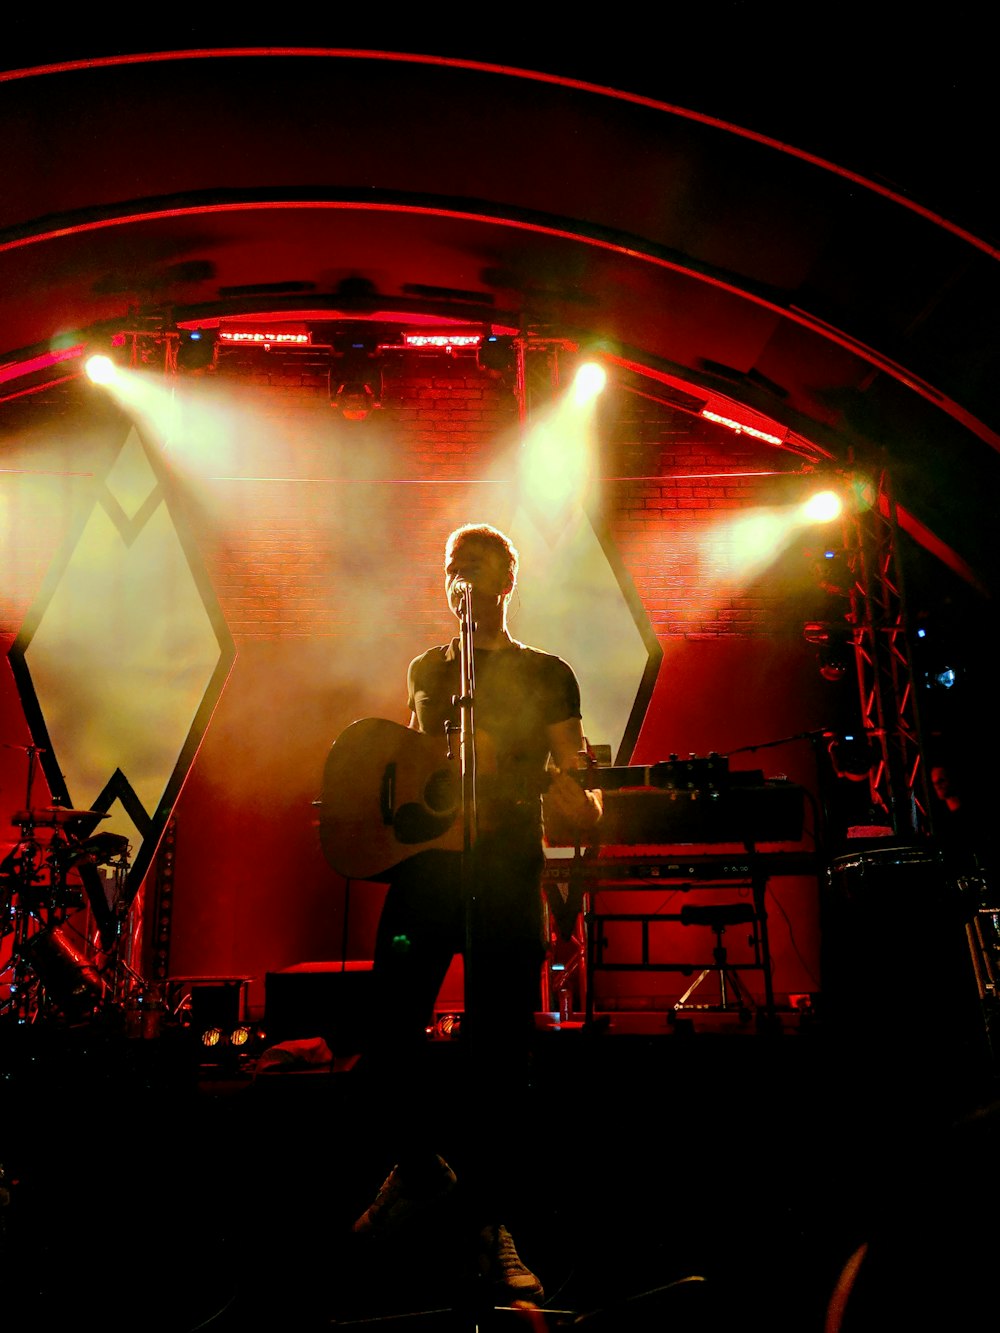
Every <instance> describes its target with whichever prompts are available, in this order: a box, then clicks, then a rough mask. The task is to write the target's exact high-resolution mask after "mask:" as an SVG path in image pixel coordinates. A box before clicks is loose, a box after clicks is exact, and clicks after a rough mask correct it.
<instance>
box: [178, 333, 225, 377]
mask: <svg viewBox="0 0 1000 1333" xmlns="http://www.w3.org/2000/svg"><path fill="white" fill-rule="evenodd" d="M178 337H179V342H178V344H177V369H178V370H182V371H185V372H188V373H194V372H197V371H199V370H207V369H208V367H209V366H211V365H213V364H214V363H215V346H216V337H215V334H214V333H212V332H210V331H209V330H208V329H179V330H178Z"/></svg>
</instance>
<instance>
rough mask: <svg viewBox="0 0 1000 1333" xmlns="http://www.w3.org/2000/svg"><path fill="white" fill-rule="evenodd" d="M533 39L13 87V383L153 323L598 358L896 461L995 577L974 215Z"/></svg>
mask: <svg viewBox="0 0 1000 1333" xmlns="http://www.w3.org/2000/svg"><path fill="white" fill-rule="evenodd" d="M529 53H530V41H527V42H526V46H525V59H524V65H525V66H529V65H530V66H531V68H518V67H515V66H514V65H512V64H510V63H507V62H502V61H499V60H489V59H486V60H483V59H480V60H475V61H473V60H466V59H461V58H457V57H453V56H451V55H444V56H434V55H423V54H419V53H407V52H402V51H396V52H381V51H375V50H368V49H364V48H361V49H352V50H347V49H338V48H330V49H319V48H297V49H294V50H291V49H280V48H274V47H271V48H268V49H267V50H263V49H258V48H243V49H239V50H235V49H207V48H202V49H196V50H187V51H174V52H152V53H148V52H142V51H141V50H137V51H136V52H134V53H133V54H131V55H121V56H118V55H116V56H114V57H109V58H99V59H93V60H90V61H81V62H75V63H74V62H67V63H64V64H54V63H53V64H47V65H45V66H42V67H37V68H34V69H25V70H21V71H15V72H11V73H8V75H6V76H0V116H2V118H3V127H4V128H3V141H4V144H5V159H6V161H5V182H4V184H5V188H4V190H3V192H2V193H0V374H3V375H5V376H6V377H7V379H8V382H11V377H15V378H16V376H17V371H18V367H19V365H20V364H21V363H23V362H26V361H29V360H30V359H31V358H32V357H36V356H38V355H39V354H42V353H44V352H45V351H46V350H47V349H49V348H50V347H51V346H52V345H53V343H54V341H55V340H58V339H59V338H60V337H62V338H65V337H66V335H67V334H68V333H69V331H71V330H85V329H87V328H89V327H92V326H94V325H100V324H102V323H105V322H114V321H123V320H125V319H126V318H132V317H136V316H139V317H141V318H144V319H155V318H163V319H166V320H173V319H177V320H185V319H187V320H202V321H206V322H207V321H212V320H218V319H220V318H225V317H227V316H229V315H234V314H239V313H244V314H246V313H271V314H275V315H276V314H279V313H284V314H285V315H286V316H287V317H291V316H293V315H294V314H297V313H300V312H301V311H303V310H310V311H319V312H323V313H324V316H325V317H326V318H331V317H334V318H335V317H337V316H343V317H345V318H351V319H356V318H359V317H371V318H411V317H414V316H416V315H418V314H419V315H423V316H424V317H434V318H437V319H444V320H452V321H454V322H456V323H469V322H490V323H494V324H496V325H498V326H503V327H509V328H514V329H518V330H521V331H524V332H527V333H530V332H532V331H541V332H543V333H549V334H552V335H555V336H560V337H566V338H570V339H573V340H577V341H600V342H601V343H602V344H603V345H604V346H606V347H608V348H610V349H611V350H612V352H613V353H614V354H615V355H616V356H617V357H618V359H619V363H620V365H622V366H628V367H630V368H631V372H632V373H635V374H639V375H640V376H642V375H644V374H647V373H648V374H651V375H653V376H654V377H659V378H660V379H661V380H662V379H664V378H665V379H666V380H667V381H668V382H677V383H680V384H684V385H687V386H692V387H693V388H694V389H695V390H696V391H697V392H700V393H702V394H717V395H722V396H724V397H726V398H731V399H733V400H737V401H739V402H741V403H743V404H745V405H747V406H748V407H749V408H751V409H753V410H754V411H756V412H759V413H761V414H763V415H764V416H766V417H767V418H769V419H770V420H773V421H774V422H776V423H778V424H779V426H781V427H782V428H783V429H784V430H785V431H786V432H792V433H794V435H796V436H798V437H801V438H802V439H803V440H806V441H810V442H812V443H813V444H815V446H816V448H817V450H818V451H819V452H821V453H822V452H826V453H831V454H833V455H834V456H836V457H838V458H847V457H848V456H862V457H866V456H870V455H872V454H875V455H877V456H879V457H882V456H884V457H886V458H887V459H888V461H889V464H890V470H893V469H894V470H895V472H896V474H897V476H898V478H899V485H900V487H901V489H902V491H903V493H904V498H905V502H906V504H907V505H908V507H910V508H912V509H914V510H915V511H916V512H917V514H918V517H919V518H920V519H921V520H922V521H923V522H924V523H926V524H927V525H928V526H929V527H930V528H932V529H933V530H935V531H936V532H938V533H939V534H940V535H941V536H942V538H943V539H944V540H945V541H947V542H949V543H950V544H952V545H955V546H956V547H957V548H958V549H959V550H960V551H962V553H963V555H964V556H965V558H967V559H968V560H969V561H971V562H972V564H973V565H974V566H977V567H978V569H979V572H980V574H981V575H983V573H984V567H985V566H989V565H990V563H991V560H992V555H991V552H990V549H989V545H988V543H978V544H977V540H976V537H975V536H974V534H975V533H976V532H979V531H981V530H982V528H983V526H984V525H983V524H981V523H978V522H975V521H973V522H970V521H969V514H970V513H975V514H976V515H977V517H978V518H985V517H986V516H987V514H988V512H989V507H990V503H991V500H992V497H993V496H995V495H996V493H997V492H996V473H995V468H996V465H997V460H998V448H1000V402H998V392H997V375H996V373H995V372H996V360H997V339H996V334H995V332H994V325H995V316H994V311H995V309H996V307H997V303H998V298H1000V282H998V273H1000V269H998V265H997V250H996V248H995V246H994V245H993V244H992V243H991V239H990V237H989V235H987V234H982V235H981V234H979V232H978V231H977V230H976V228H975V226H974V225H972V222H971V220H970V214H969V211H968V209H967V208H965V209H964V211H963V213H962V216H961V217H959V216H958V215H957V214H956V216H954V217H952V216H950V215H949V214H948V212H947V211H946V209H944V208H943V207H942V203H943V200H941V199H932V198H931V192H930V191H929V190H928V191H927V192H926V194H925V196H924V197H923V198H920V197H916V196H915V195H914V194H913V193H912V192H907V191H906V190H905V189H904V188H902V187H897V186H895V185H890V184H888V183H887V181H886V179H884V178H881V177H878V176H877V174H876V173H875V172H871V173H870V174H868V175H865V174H864V173H862V172H861V171H859V170H858V169H856V168H855V167H854V166H852V165H849V164H846V159H845V162H836V161H833V160H830V159H826V158H824V157H823V155H822V154H821V153H820V152H817V151H815V150H814V149H813V148H812V147H811V146H810V145H809V144H808V143H805V142H798V143H797V142H796V141H795V138H794V134H792V133H791V132H790V133H789V134H788V135H780V134H777V133H775V132H773V128H774V127H772V126H770V125H768V131H767V132H764V131H763V130H759V129H754V128H751V127H750V125H748V124H743V125H741V124H738V123H735V122H733V121H729V120H726V119H725V117H724V116H722V115H720V114H712V113H711V111H710V110H708V109H707V101H708V99H706V98H704V97H703V99H702V104H701V106H700V107H695V106H694V105H693V104H692V105H688V106H684V105H681V104H680V103H679V102H676V101H671V100H666V99H664V98H660V97H654V96H651V95H650V94H649V92H648V91H647V90H646V88H643V87H641V86H640V84H641V83H642V81H643V80H648V79H649V66H648V64H645V65H642V64H640V62H638V61H636V62H635V64H634V66H632V67H630V68H629V69H628V70H627V71H626V73H625V76H624V79H623V80H622V82H620V83H619V85H618V86H617V87H616V86H612V85H611V84H610V83H608V84H606V85H605V84H602V83H601V82H600V81H598V80H596V79H594V78H593V77H592V75H593V73H594V72H595V67H596V66H598V65H599V61H597V59H596V57H595V55H594V53H593V52H591V53H590V58H589V62H588V64H589V68H588V69H587V70H586V74H587V75H588V76H589V77H583V76H582V75H581V76H579V77H572V76H571V75H572V63H573V62H572V57H571V55H568V54H567V53H565V52H564V53H561V54H560V57H559V59H558V60H557V61H555V62H554V63H553V64H552V65H551V67H550V68H549V69H548V70H547V69H546V68H545V67H544V66H543V65H539V64H538V63H537V62H534V61H529V60H528V59H527V55H528V54H529ZM91 54H92V55H95V56H97V55H98V54H99V48H97V49H95V50H94V51H92V52H91ZM581 69H582V64H581ZM628 80H631V83H630V82H628ZM666 81H667V80H666V79H665V78H664V79H661V82H666ZM719 101H720V105H722V104H723V103H724V102H725V99H724V98H720V99H719ZM747 113H748V116H750V115H752V112H751V106H750V104H749V103H748V105H747ZM768 115H773V108H772V109H769V112H768ZM767 119H768V116H765V115H763V114H762V115H761V117H760V119H759V120H758V124H763V123H764V121H765V120H767ZM793 122H794V117H793ZM806 132H807V131H806V130H805V129H802V133H806ZM811 133H812V139H813V142H820V141H821V140H822V139H823V135H822V134H817V132H816V130H815V128H813V130H812V132H811ZM928 201H929V202H928ZM982 216H984V217H989V214H988V212H986V213H983V214H982ZM56 369H58V368H53V371H52V372H51V373H55V372H56ZM2 388H3V386H2V385H0V389H2ZM991 572H992V571H991V570H990V575H991ZM987 577H989V575H987Z"/></svg>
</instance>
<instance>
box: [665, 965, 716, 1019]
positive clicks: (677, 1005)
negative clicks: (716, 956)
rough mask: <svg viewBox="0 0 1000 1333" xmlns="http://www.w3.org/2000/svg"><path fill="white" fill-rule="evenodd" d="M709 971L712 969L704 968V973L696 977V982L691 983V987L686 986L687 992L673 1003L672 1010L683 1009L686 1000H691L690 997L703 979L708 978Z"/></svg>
mask: <svg viewBox="0 0 1000 1333" xmlns="http://www.w3.org/2000/svg"><path fill="white" fill-rule="evenodd" d="M711 971H712V968H710V967H706V968H705V969H704V971H703V972H702V973H701V974H700V976H698V977H697V978H696V980H694V981H692V982H691V985H690V986H688V988H687V990H686V991H685V992H684V994H683V995H682V996H681V998H680V999H679V1000H678V1001H677V1002H676V1003H675V1005H674V1008H675V1009H683V1008H684V1006H685V1005H686V1004H687V1002H688V1000H689V999H690V998H691V996H692V995H693V994H694V993H695V991H696V990H697V989H698V987H699V986H700V985H701V983H702V982H703V981H704V980H705V978H706V977H707V976H708V974H709V972H711Z"/></svg>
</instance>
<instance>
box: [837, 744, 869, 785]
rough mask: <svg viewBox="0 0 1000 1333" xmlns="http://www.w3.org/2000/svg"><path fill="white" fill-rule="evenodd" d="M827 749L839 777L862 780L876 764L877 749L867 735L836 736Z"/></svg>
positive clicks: (855, 780) (854, 780) (856, 780)
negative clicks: (875, 749)
mask: <svg viewBox="0 0 1000 1333" xmlns="http://www.w3.org/2000/svg"><path fill="white" fill-rule="evenodd" d="M827 749H828V751H829V755H830V761H831V763H832V764H833V771H834V772H835V773H836V775H837V777H838V778H848V779H849V780H850V781H852V782H860V781H861V779H862V778H865V777H867V776H868V774H869V773H870V772H871V771H872V769H873V768H874V766H875V751H874V749H873V748H872V744H871V741H870V740H869V739H868V737H867V736H856V735H850V734H844V735H841V736H834V737H833V739H832V740H831V741H830V744H829V746H828V747H827Z"/></svg>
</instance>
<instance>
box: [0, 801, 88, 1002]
mask: <svg viewBox="0 0 1000 1333" xmlns="http://www.w3.org/2000/svg"><path fill="white" fill-rule="evenodd" d="M30 788H31V778H30V777H29V792H30ZM14 822H15V824H17V825H19V826H20V830H21V836H20V838H19V840H18V842H17V844H16V846H15V847H14V848H13V850H12V851H11V852H10V853H9V855H8V856H7V858H6V864H7V865H8V866H9V867H10V873H9V876H8V877H7V880H6V884H7V888H8V890H9V902H6V903H5V904H4V917H5V921H4V924H5V926H6V925H7V923H8V922H9V929H10V932H11V934H12V937H13V938H12V940H11V945H10V957H9V959H8V961H7V964H6V966H5V967H4V968H3V970H2V971H0V984H2V985H3V986H4V987H6V1000H3V999H0V1015H10V1016H13V1017H14V1018H15V1019H16V1021H18V1022H20V1023H27V1022H33V1021H34V1020H35V1019H36V1018H37V1017H38V1016H39V1013H40V1012H41V1011H43V1010H44V1008H45V994H44V990H43V988H42V987H41V986H40V985H39V982H38V978H37V976H36V974H35V972H34V970H33V969H32V968H31V966H30V964H29V962H28V957H27V949H28V945H29V944H30V942H31V941H32V940H33V939H34V938H35V936H36V935H38V934H39V933H40V932H42V931H44V930H47V929H49V928H55V927H57V926H59V925H61V924H62V923H63V921H65V919H66V914H67V911H68V909H69V907H70V906H71V905H73V904H71V902H70V897H69V895H68V892H67V889H66V874H65V871H66V859H65V855H64V852H65V847H66V845H67V844H66V838H65V835H64V834H63V833H62V831H61V830H59V829H53V833H52V838H51V840H50V841H49V843H48V845H47V846H43V844H42V843H41V842H40V841H39V839H38V837H37V836H36V833H37V825H36V822H35V817H34V815H33V813H32V810H31V808H30V806H29V807H28V808H27V809H26V810H23V811H21V812H19V814H18V816H17V817H16V818H15V820H14ZM81 901H82V900H81Z"/></svg>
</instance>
